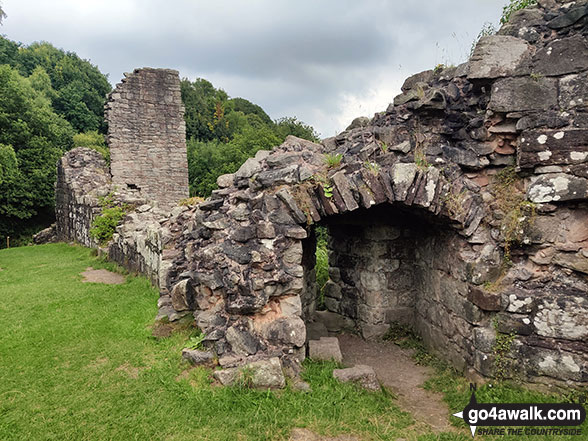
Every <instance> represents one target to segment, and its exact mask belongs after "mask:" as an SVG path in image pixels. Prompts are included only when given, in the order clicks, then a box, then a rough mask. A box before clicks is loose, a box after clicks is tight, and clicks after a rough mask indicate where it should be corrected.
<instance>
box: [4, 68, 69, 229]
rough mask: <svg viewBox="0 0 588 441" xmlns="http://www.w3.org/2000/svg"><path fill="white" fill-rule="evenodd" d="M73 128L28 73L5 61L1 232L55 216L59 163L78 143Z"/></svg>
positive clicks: (22, 227)
mask: <svg viewBox="0 0 588 441" xmlns="http://www.w3.org/2000/svg"><path fill="white" fill-rule="evenodd" d="M39 77H42V73H40V74H39ZM41 83H42V81H41ZM73 133H74V132H73V130H72V127H71V125H70V124H69V123H68V122H67V121H66V120H64V119H63V118H61V117H60V116H58V115H57V114H56V113H55V112H54V111H53V109H52V108H51V104H50V100H49V99H48V98H47V96H46V95H45V94H44V93H43V92H42V91H40V90H36V89H35V87H33V85H32V84H31V81H30V80H29V79H28V78H24V77H22V76H21V75H20V74H19V73H18V72H17V71H16V70H15V69H13V68H11V67H10V66H8V65H3V66H0V144H1V145H2V148H1V149H0V152H1V153H0V161H1V164H0V168H1V169H2V178H1V179H2V183H1V184H0V185H1V191H0V214H1V215H2V216H0V236H6V235H11V236H15V235H18V234H21V233H23V232H24V231H25V230H26V229H27V228H28V227H31V226H33V225H36V224H43V223H46V222H47V221H48V220H50V219H52V218H53V211H54V188H53V186H54V183H55V175H56V167H55V164H56V163H57V161H58V159H59V158H60V157H61V155H62V154H63V153H64V152H65V151H66V150H68V149H70V148H71V147H72V136H73Z"/></svg>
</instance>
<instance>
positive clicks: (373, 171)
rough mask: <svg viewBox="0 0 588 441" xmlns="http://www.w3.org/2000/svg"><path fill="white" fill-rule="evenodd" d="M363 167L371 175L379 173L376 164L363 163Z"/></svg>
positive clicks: (378, 167) (370, 162)
mask: <svg viewBox="0 0 588 441" xmlns="http://www.w3.org/2000/svg"><path fill="white" fill-rule="evenodd" d="M363 166H364V167H365V168H366V169H367V171H369V172H370V173H371V174H372V175H377V174H378V173H380V168H381V167H380V164H378V163H377V162H372V161H366V162H364V163H363Z"/></svg>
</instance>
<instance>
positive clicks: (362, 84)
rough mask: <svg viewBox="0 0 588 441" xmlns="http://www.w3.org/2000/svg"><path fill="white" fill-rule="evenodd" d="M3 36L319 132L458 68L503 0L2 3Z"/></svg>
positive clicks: (114, 74)
mask: <svg viewBox="0 0 588 441" xmlns="http://www.w3.org/2000/svg"><path fill="white" fill-rule="evenodd" d="M0 3H1V4H2V7H3V9H4V11H5V12H6V14H7V16H8V17H7V18H6V19H5V20H4V23H3V25H2V26H1V27H0V32H1V33H2V34H5V35H6V36H7V37H8V38H10V39H12V40H15V41H20V42H22V43H24V44H30V43H32V42H34V41H40V40H45V41H49V42H50V43H52V44H54V45H55V46H57V47H60V48H63V49H65V50H68V51H74V52H76V53H77V54H78V55H79V56H80V57H82V58H85V59H88V60H90V61H91V62H92V63H93V64H95V65H97V66H98V67H99V68H100V70H101V71H102V72H104V73H107V74H108V75H109V79H110V82H111V83H112V84H113V85H114V84H116V83H117V82H119V81H120V78H121V77H122V74H123V72H129V71H131V70H133V69H134V68H136V67H143V66H149V67H169V68H174V69H177V70H179V71H180V75H181V76H182V77H187V78H189V79H191V80H194V79H195V78H197V77H202V78H206V79H207V80H209V81H211V82H212V83H213V84H214V85H215V86H216V87H220V88H222V89H224V90H225V91H226V92H227V93H228V94H229V95H230V96H231V97H238V96H240V97H243V98H247V99H249V100H250V101H253V102H254V103H256V104H259V105H260V106H262V107H263V108H264V109H265V110H266V112H268V113H269V115H270V116H271V117H272V118H273V119H277V118H280V117H283V116H296V117H298V119H300V120H302V121H304V122H306V123H308V124H311V125H312V126H314V127H315V128H316V129H317V130H318V131H319V132H320V133H321V135H322V136H323V137H327V136H332V135H334V134H336V133H338V132H340V131H341V130H343V129H345V127H346V126H347V125H348V124H349V123H350V122H351V120H352V119H353V118H354V117H356V116H360V115H366V116H373V114H374V113H375V112H379V111H382V110H385V109H386V107H387V105H388V103H390V102H391V101H392V99H393V98H394V96H395V95H397V94H398V93H399V92H400V86H401V85H402V82H403V80H404V78H406V77H407V76H409V75H411V74H413V73H416V72H420V71H422V70H426V69H431V68H433V67H434V66H436V65H437V64H439V63H444V64H459V63H461V62H463V61H465V59H466V58H467V54H468V53H469V51H470V46H471V43H472V41H473V40H474V39H475V37H476V36H477V35H478V32H479V31H480V29H481V28H482V25H483V24H484V23H485V22H492V23H494V24H496V23H497V22H498V19H499V17H500V14H501V11H502V6H503V5H504V4H505V3H507V0H420V1H414V0H412V1H410V0H314V1H307V0H291V1H286V0H241V1H239V0H214V1H212V0H207V1H203V0H169V1H162V0H159V1H155V0H51V1H47V0H0Z"/></svg>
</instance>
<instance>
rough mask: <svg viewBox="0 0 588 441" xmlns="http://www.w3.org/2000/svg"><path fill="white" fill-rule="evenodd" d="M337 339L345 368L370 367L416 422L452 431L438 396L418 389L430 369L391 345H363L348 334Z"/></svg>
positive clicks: (363, 342) (406, 352) (365, 343)
mask: <svg viewBox="0 0 588 441" xmlns="http://www.w3.org/2000/svg"><path fill="white" fill-rule="evenodd" d="M338 338H339V345H340V347H341V352H342V354H343V363H344V364H345V365H347V366H353V365H356V364H367V365H368V366H371V367H372V368H374V370H375V371H376V375H377V376H378V379H379V380H380V382H381V383H382V384H383V385H384V386H385V387H387V388H389V389H390V390H392V392H394V393H395V394H396V395H397V396H398V402H399V405H400V406H401V407H402V408H403V409H404V410H406V411H408V412H410V413H411V414H412V415H413V416H414V418H415V419H416V420H417V421H420V422H424V423H426V424H428V425H430V426H431V428H432V429H433V430H435V431H448V430H452V426H451V425H450V424H449V408H448V407H447V405H446V404H445V403H444V402H443V401H442V398H441V395H439V394H436V393H433V392H430V391H427V390H425V389H423V388H422V387H421V386H422V384H423V383H424V382H425V381H426V380H427V379H428V378H429V377H430V376H431V374H432V373H433V371H432V369H430V368H427V367H424V366H419V365H416V364H415V362H414V361H413V359H412V358H411V356H410V353H409V352H408V351H406V350H404V349H401V348H399V347H398V346H396V345H395V344H393V343H386V342H367V341H365V340H363V339H361V338H359V337H357V336H354V335H349V334H342V335H339V336H338Z"/></svg>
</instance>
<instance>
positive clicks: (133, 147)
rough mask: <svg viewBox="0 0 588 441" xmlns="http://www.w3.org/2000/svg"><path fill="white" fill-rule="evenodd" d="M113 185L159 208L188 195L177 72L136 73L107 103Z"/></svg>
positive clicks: (183, 123)
mask: <svg viewBox="0 0 588 441" xmlns="http://www.w3.org/2000/svg"><path fill="white" fill-rule="evenodd" d="M106 120H107V122H108V145H109V147H110V155H111V166H110V169H111V173H112V183H113V184H114V185H115V186H116V187H117V188H118V189H119V190H123V191H124V190H136V191H138V192H139V194H140V196H141V197H142V198H144V199H146V200H148V201H150V202H154V203H157V204H158V205H159V206H160V207H161V208H171V207H173V206H174V205H175V204H176V203H177V202H178V201H179V200H180V199H184V198H187V197H188V164H187V158H186V127H185V122H184V106H183V104H182V97H181V94H180V80H179V76H178V72H177V71H175V70H171V69H152V68H143V69H135V70H134V71H133V73H131V74H125V78H123V80H122V81H121V83H120V84H118V85H117V86H116V88H115V90H114V91H113V92H112V93H111V94H110V96H109V100H108V102H107V104H106Z"/></svg>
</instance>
